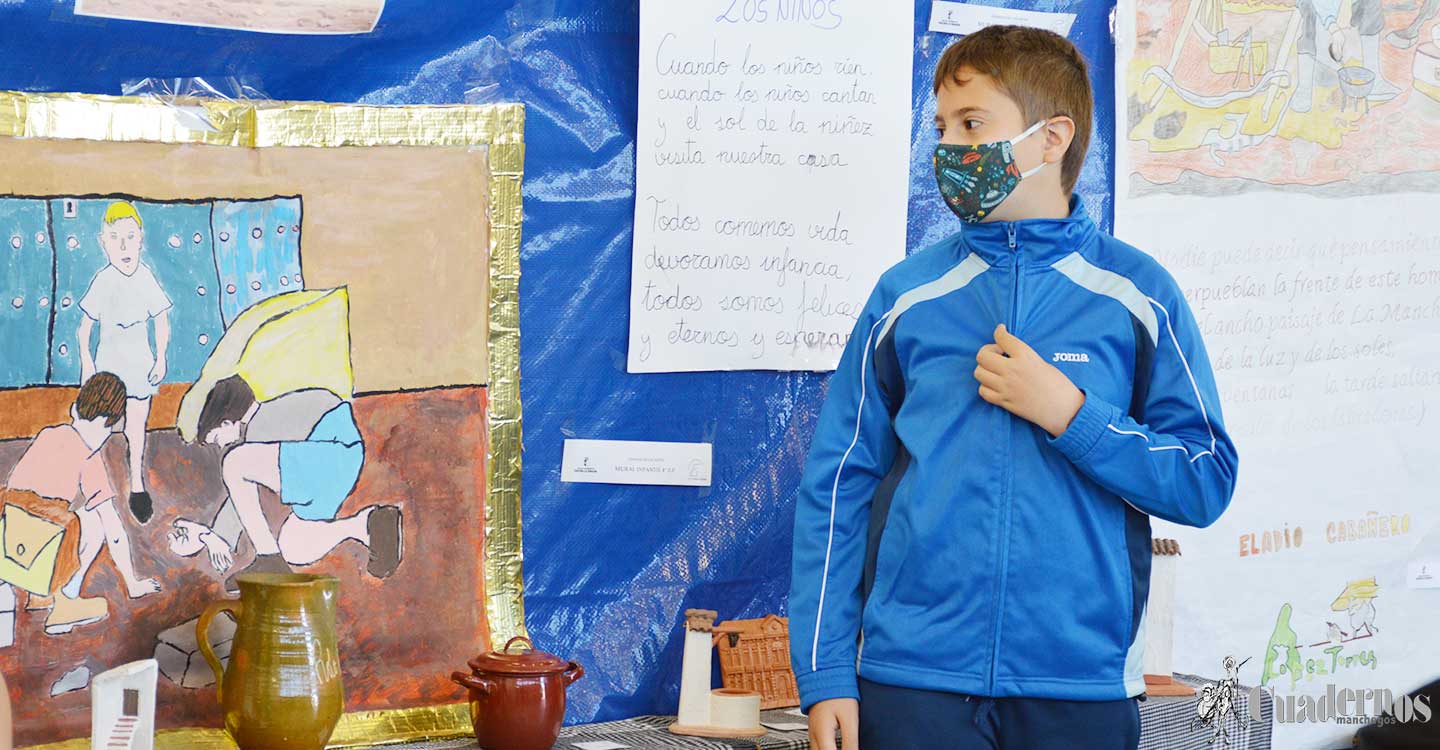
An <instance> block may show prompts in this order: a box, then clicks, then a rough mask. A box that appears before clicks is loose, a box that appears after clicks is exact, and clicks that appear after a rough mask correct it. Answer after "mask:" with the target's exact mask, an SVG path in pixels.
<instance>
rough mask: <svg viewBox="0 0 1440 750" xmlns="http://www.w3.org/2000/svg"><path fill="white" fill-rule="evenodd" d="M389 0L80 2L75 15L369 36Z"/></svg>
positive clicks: (224, 27) (273, 31) (113, 0)
mask: <svg viewBox="0 0 1440 750" xmlns="http://www.w3.org/2000/svg"><path fill="white" fill-rule="evenodd" d="M384 11H385V0H75V15H77V16H101V17H104V18H118V19H123V20H127V21H152V22H155V23H173V24H180V25H184V26H209V27H212V28H220V29H235V30H238V31H260V32H266V33H270V34H366V33H369V32H371V31H373V30H374V29H375V24H376V23H377V22H378V21H379V20H380V14H381V13H383V12H384Z"/></svg>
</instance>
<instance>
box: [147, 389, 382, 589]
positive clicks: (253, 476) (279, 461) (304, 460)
mask: <svg viewBox="0 0 1440 750" xmlns="http://www.w3.org/2000/svg"><path fill="white" fill-rule="evenodd" d="M197 437H198V438H199V439H200V440H202V441H203V442H205V443H206V444H209V445H214V446H217V447H219V448H221V449H224V450H225V451H226V453H225V458H224V460H223V461H222V463H221V472H222V475H223V479H224V482H225V490H226V492H227V493H228V495H229V497H228V498H227V499H226V500H225V502H224V504H223V505H222V506H221V507H220V509H219V511H218V512H217V513H216V516H215V520H214V521H212V524H211V526H206V525H204V524H201V523H198V522H195V521H192V520H188V519H180V520H177V521H176V522H175V523H174V525H173V527H172V529H171V531H170V533H169V535H168V541H169V544H170V550H171V551H172V552H173V553H175V554H177V555H180V556H182V557H191V556H193V555H196V554H199V553H200V551H201V550H205V551H207V553H208V556H209V559H210V563H211V565H212V566H213V567H214V568H215V569H216V571H217V572H221V573H223V572H225V571H226V570H228V569H229V568H230V566H231V565H232V564H233V562H234V552H235V550H236V549H237V548H238V546H239V543H240V536H241V532H242V531H243V533H244V534H245V535H246V536H249V537H250V543H251V544H252V545H253V546H254V548H255V560H254V562H252V563H251V564H250V565H249V566H247V567H246V568H245V569H244V570H242V571H241V572H242V573H288V572H290V570H291V566H292V565H293V566H306V565H311V564H313V563H315V562H318V561H319V560H320V559H321V558H323V557H325V556H326V555H328V554H330V552H331V551H332V550H334V549H335V548H336V547H338V546H340V545H341V544H343V543H344V542H346V541H349V540H351V539H353V540H356V541H359V542H360V543H361V544H364V545H365V546H366V547H367V548H369V550H370V560H369V564H368V566H367V572H369V573H370V575H372V576H374V577H376V578H387V577H389V576H390V574H392V573H393V572H394V571H395V569H396V568H397V567H398V566H399V564H400V560H401V557H402V555H403V542H402V527H401V522H402V516H401V512H400V508H399V507H397V506H394V505H371V506H369V507H366V508H364V509H363V510H361V511H360V512H358V513H355V514H353V515H349V516H345V517H343V518H341V517H340V515H339V514H340V507H341V505H342V504H343V503H344V502H345V500H346V499H347V498H348V497H349V496H350V493H351V492H352V491H353V490H354V488H355V484H356V482H357V481H359V478H360V470H361V469H362V468H363V467H364V464H365V446H364V441H363V440H362V438H361V436H360V431H359V428H358V427H357V426H356V424H355V417H354V413H353V412H352V410H351V406H350V402H348V401H346V400H344V399H342V398H340V397H339V396H337V395H335V394H334V393H331V392H330V391H328V390H325V389H323V388H306V389H301V390H297V391H292V392H290V393H286V394H282V395H280V396H277V397H275V398H273V399H270V400H267V401H263V402H262V401H258V400H256V398H255V393H254V391H253V390H252V389H251V387H250V385H249V383H247V382H246V381H245V379H244V378H242V377H240V376H239V375H232V376H230V377H227V378H225V379H224V380H221V381H220V382H218V383H216V385H215V388H214V389H213V390H212V391H211V392H210V393H209V394H208V395H207V397H206V399H205V406H204V408H203V409H202V411H201V413H200V420H199V428H198V433H197ZM262 486H263V487H266V488H268V489H270V490H271V491H273V492H275V493H276V494H278V495H279V496H280V501H281V503H283V504H284V505H285V506H286V508H287V510H289V511H290V513H289V515H288V516H286V518H285V521H284V522H283V523H282V524H281V527H280V533H279V535H278V536H277V535H275V534H274V533H273V532H272V531H271V529H270V524H269V522H268V520H267V519H266V517H265V511H264V508H263V507H262V506H261V504H260V496H259V489H260V487H262ZM237 575H238V574H237ZM234 580H235V578H234V576H232V577H231V578H230V579H229V580H228V581H227V583H226V586H227V589H229V590H234V589H235V588H236V587H235V585H234Z"/></svg>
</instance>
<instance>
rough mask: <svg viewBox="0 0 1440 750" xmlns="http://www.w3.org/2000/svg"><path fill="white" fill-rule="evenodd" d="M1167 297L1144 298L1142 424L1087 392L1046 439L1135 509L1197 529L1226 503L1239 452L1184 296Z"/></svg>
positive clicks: (1232, 484) (1198, 332) (1215, 517)
mask: <svg viewBox="0 0 1440 750" xmlns="http://www.w3.org/2000/svg"><path fill="white" fill-rule="evenodd" d="M1167 296H1168V297H1169V301H1168V302H1167V303H1164V304H1162V303H1160V302H1158V301H1156V300H1154V299H1150V300H1149V301H1150V305H1151V308H1152V309H1153V310H1154V311H1155V321H1156V329H1157V331H1156V333H1157V336H1156V338H1157V341H1156V342H1155V349H1154V352H1155V354H1154V366H1153V368H1151V369H1152V375H1151V378H1150V382H1149V383H1148V392H1147V394H1146V398H1145V400H1144V408H1143V412H1142V413H1141V415H1140V416H1141V418H1142V419H1144V423H1143V424H1142V423H1139V422H1136V421H1135V420H1134V419H1132V418H1131V417H1130V416H1129V415H1128V414H1127V413H1126V411H1125V410H1124V409H1121V408H1119V407H1117V406H1115V405H1114V404H1110V403H1107V402H1105V401H1104V400H1103V399H1101V398H1100V397H1098V396H1096V395H1095V394H1093V393H1090V392H1088V391H1086V392H1085V402H1084V404H1083V405H1082V406H1081V407H1080V411H1079V412H1077V413H1076V414H1075V418H1074V419H1073V420H1072V421H1071V422H1070V426H1069V427H1068V428H1067V429H1066V430H1065V432H1063V433H1061V434H1060V436H1059V437H1054V438H1048V440H1049V442H1050V444H1051V445H1053V446H1054V447H1055V448H1056V449H1058V450H1059V451H1060V452H1061V453H1063V454H1065V456H1067V457H1068V458H1069V459H1070V460H1071V461H1072V462H1074V463H1075V465H1076V466H1077V467H1079V469H1080V470H1081V471H1082V472H1084V473H1085V474H1086V475H1088V476H1089V477H1090V478H1092V479H1094V480H1095V481H1096V482H1099V483H1100V484H1101V485H1102V486H1104V487H1105V488H1107V489H1109V490H1110V491H1111V492H1114V493H1115V494H1117V495H1119V496H1121V497H1122V498H1124V499H1125V501H1126V502H1128V503H1129V504H1130V505H1132V506H1133V507H1135V508H1136V509H1137V510H1140V511H1142V512H1144V513H1147V514H1149V515H1152V516H1156V517H1159V518H1163V519H1165V520H1167V521H1172V522H1174V523H1178V524H1182V525H1185V526H1196V527H1202V528H1203V527H1206V526H1209V525H1210V524H1212V523H1214V522H1215V520H1216V519H1218V518H1219V517H1220V514H1221V513H1223V512H1224V511H1225V508H1226V507H1227V506H1229V504H1230V498H1231V496H1232V495H1233V494H1234V491H1235V477H1236V470H1237V468H1238V466H1239V458H1238V456H1237V454H1236V452H1235V446H1234V444H1233V443H1232V442H1231V441H1230V436H1229V434H1228V433H1227V432H1226V431H1225V425H1224V421H1223V419H1222V417H1221V414H1220V397H1219V395H1218V393H1217V391H1216V388H1215V377H1214V374H1213V373H1212V371H1211V368H1210V359H1209V357H1208V356H1207V355H1206V353H1205V344H1204V342H1203V341H1202V340H1201V338H1200V330H1199V328H1198V326H1196V324H1195V318H1194V315H1193V314H1192V313H1191V311H1190V307H1189V305H1188V304H1186V302H1185V299H1184V297H1182V296H1180V295H1179V294H1172V295H1167ZM1082 390H1083V389H1082Z"/></svg>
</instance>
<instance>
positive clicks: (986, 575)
mask: <svg viewBox="0 0 1440 750" xmlns="http://www.w3.org/2000/svg"><path fill="white" fill-rule="evenodd" d="M999 323H1005V324H1006V327H1007V328H1008V329H1009V330H1010V331H1011V332H1012V333H1014V334H1015V335H1016V336H1019V337H1020V338H1021V339H1023V340H1024V341H1025V342H1026V343H1027V344H1029V345H1030V346H1031V347H1032V348H1034V349H1035V351H1036V352H1038V353H1039V354H1040V355H1041V356H1042V357H1044V358H1045V359H1046V360H1047V361H1050V362H1052V364H1053V365H1054V366H1055V367H1057V368H1059V369H1060V370H1061V371H1062V372H1064V373H1065V375H1066V376H1067V377H1069V378H1070V380H1071V381H1072V382H1074V383H1075V385H1076V386H1078V387H1079V388H1080V389H1081V390H1082V391H1083V392H1084V394H1085V402H1084V405H1083V406H1082V407H1081V408H1080V411H1079V413H1077V414H1076V415H1075V418H1074V420H1073V421H1072V422H1071V424H1070V426H1069V428H1068V429H1067V430H1066V431H1065V432H1064V433H1063V434H1061V435H1060V437H1058V438H1052V437H1050V435H1049V434H1048V433H1046V432H1045V431H1044V430H1042V429H1041V428H1039V427H1038V426H1036V425H1034V424H1032V423H1030V422H1028V421H1026V420H1023V419H1021V418H1019V417H1016V416H1013V415H1012V414H1010V413H1009V412H1007V411H1005V410H1004V409H1002V408H1000V407H999V406H995V405H993V404H990V403H987V402H986V401H984V400H983V399H981V398H980V395H979V392H978V389H979V383H978V382H977V381H976V380H975V376H974V370H975V366H976V362H975V355H976V353H977V352H978V351H979V350H980V347H982V346H984V345H985V344H988V343H990V342H992V341H993V340H994V329H995V326H996V325H997V324H999ZM1237 465H1238V464H1237V458H1236V453H1235V447H1234V445H1233V444H1232V442H1231V441H1230V439H1229V436H1228V435H1227V434H1226V432H1225V427H1224V424H1223V423H1222V420H1221V414H1220V401H1219V398H1218V396H1217V394H1216V390H1215V382H1214V378H1213V376H1212V373H1211V369H1210V362H1209V359H1208V357H1207V356H1206V353H1205V346H1204V344H1203V343H1202V342H1201V339H1200V333H1199V330H1198V329H1197V327H1196V324H1195V320H1194V317H1193V315H1192V313H1191V311H1190V308H1189V306H1188V305H1187V304H1186V302H1185V298H1184V296H1183V295H1182V293H1181V290H1180V289H1179V287H1178V285H1177V284H1176V283H1175V281H1174V279H1173V278H1172V277H1171V276H1170V274H1169V273H1168V272H1166V271H1165V269H1164V268H1162V267H1161V266H1160V264H1159V263H1157V262H1156V261H1155V260H1154V259H1152V258H1151V257H1149V256H1148V255H1145V254H1144V253H1142V252H1140V251H1139V250H1136V249H1135V248H1133V247H1130V246H1129V245H1126V244H1124V243H1122V242H1120V241H1119V240H1116V239H1115V238H1113V237H1110V236H1109V235H1106V234H1104V233H1102V232H1100V231H1099V230H1098V229H1097V228H1096V227H1095V225H1094V224H1093V223H1092V222H1091V220H1090V219H1089V217H1088V215H1087V214H1086V212H1085V210H1084V208H1083V206H1082V205H1081V203H1080V201H1079V199H1078V198H1076V199H1073V200H1072V203H1071V214H1070V216H1069V217H1068V218H1066V219H1056V220H1050V219H1036V220H1024V221H1019V222H1004V223H1001V222H995V223H984V224H975V225H969V226H967V227H966V228H965V230H964V231H963V232H961V233H959V234H956V235H954V236H952V237H950V238H949V239H946V240H944V241H942V242H940V243H938V244H935V245H933V246H931V247H928V248H926V249H924V250H921V251H920V252H917V253H915V254H914V255H911V256H910V257H909V258H907V259H905V260H904V261H902V262H900V263H899V264H897V265H896V266H894V267H893V268H891V269H890V270H889V271H886V272H885V274H884V275H883V276H882V277H881V279H880V282H879V284H878V285H877V286H876V288H875V291H874V292H873V293H872V294H871V296H870V299H869V301H868V302H867V303H866V305H865V307H864V309H863V311H862V312H861V314H860V316H859V320H858V322H857V325H856V327H855V331H854V333H853V334H852V336H851V337H850V340H849V343H848V345H847V346H846V349H845V351H844V354H843V355H842V357H841V359H840V364H839V367H838V369H837V370H836V371H835V374H834V376H833V377H832V378H831V380H830V390H829V394H828V396H827V397H826V399H825V404H824V406H823V408H822V409H821V411H820V417H819V422H818V425H817V427H816V431H815V436H814V440H813V442H812V444H811V447H810V454H809V458H808V460H807V462H806V465H805V471H804V475H803V478H802V481H801V486H800V492H799V497H798V500H797V506H796V510H795V540H794V541H795V548H794V563H793V571H792V581H791V590H790V643H791V650H790V653H791V659H792V662H793V667H794V670H795V676H796V678H797V681H798V683H799V688H800V695H801V700H802V703H803V705H804V706H805V707H806V708H808V707H809V706H810V705H812V704H814V703H816V702H818V701H821V700H826V699H829V698H839V697H851V698H858V696H859V693H858V690H857V688H856V673H857V670H858V673H859V674H860V675H862V676H864V677H865V678H866V679H868V680H872V681H875V682H880V683H885V684H890V685H896V686H901V687H912V688H920V689H927V690H940V691H947V692H955V693H967V694H973V695H983V696H992V697H1003V696H1025V697H1034V698H1059V699H1068V700H1119V699H1123V698H1128V697H1133V696H1136V695H1139V694H1140V693H1142V692H1144V683H1143V680H1142V678H1141V664H1140V657H1141V652H1142V649H1143V648H1144V640H1145V636H1144V630H1145V602H1146V596H1147V593H1148V590H1149V578H1150V550H1151V547H1150V517H1151V516H1155V517H1158V518H1163V519H1166V520H1169V521H1173V522H1176V523H1180V524H1185V525H1188V526H1208V525H1209V524H1211V523H1213V522H1214V521H1215V519H1216V518H1217V517H1219V516H1220V514H1221V512H1223V511H1224V510H1225V508H1226V506H1227V505H1228V504H1229V502H1230V497H1231V494H1232V492H1233V490H1234V487H1235V477H1236V468H1237Z"/></svg>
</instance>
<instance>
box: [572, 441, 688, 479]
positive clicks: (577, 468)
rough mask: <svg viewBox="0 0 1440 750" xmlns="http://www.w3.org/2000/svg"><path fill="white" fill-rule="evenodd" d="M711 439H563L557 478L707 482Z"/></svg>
mask: <svg viewBox="0 0 1440 750" xmlns="http://www.w3.org/2000/svg"><path fill="white" fill-rule="evenodd" d="M712 447H713V446H712V444H711V443H660V442H652V441H645V440H566V441H565V451H564V454H563V455H562V457H561V459H560V481H562V482H591V483H598V484H665V485H679V486H682V487H709V486H710V457H711V448H712Z"/></svg>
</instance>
